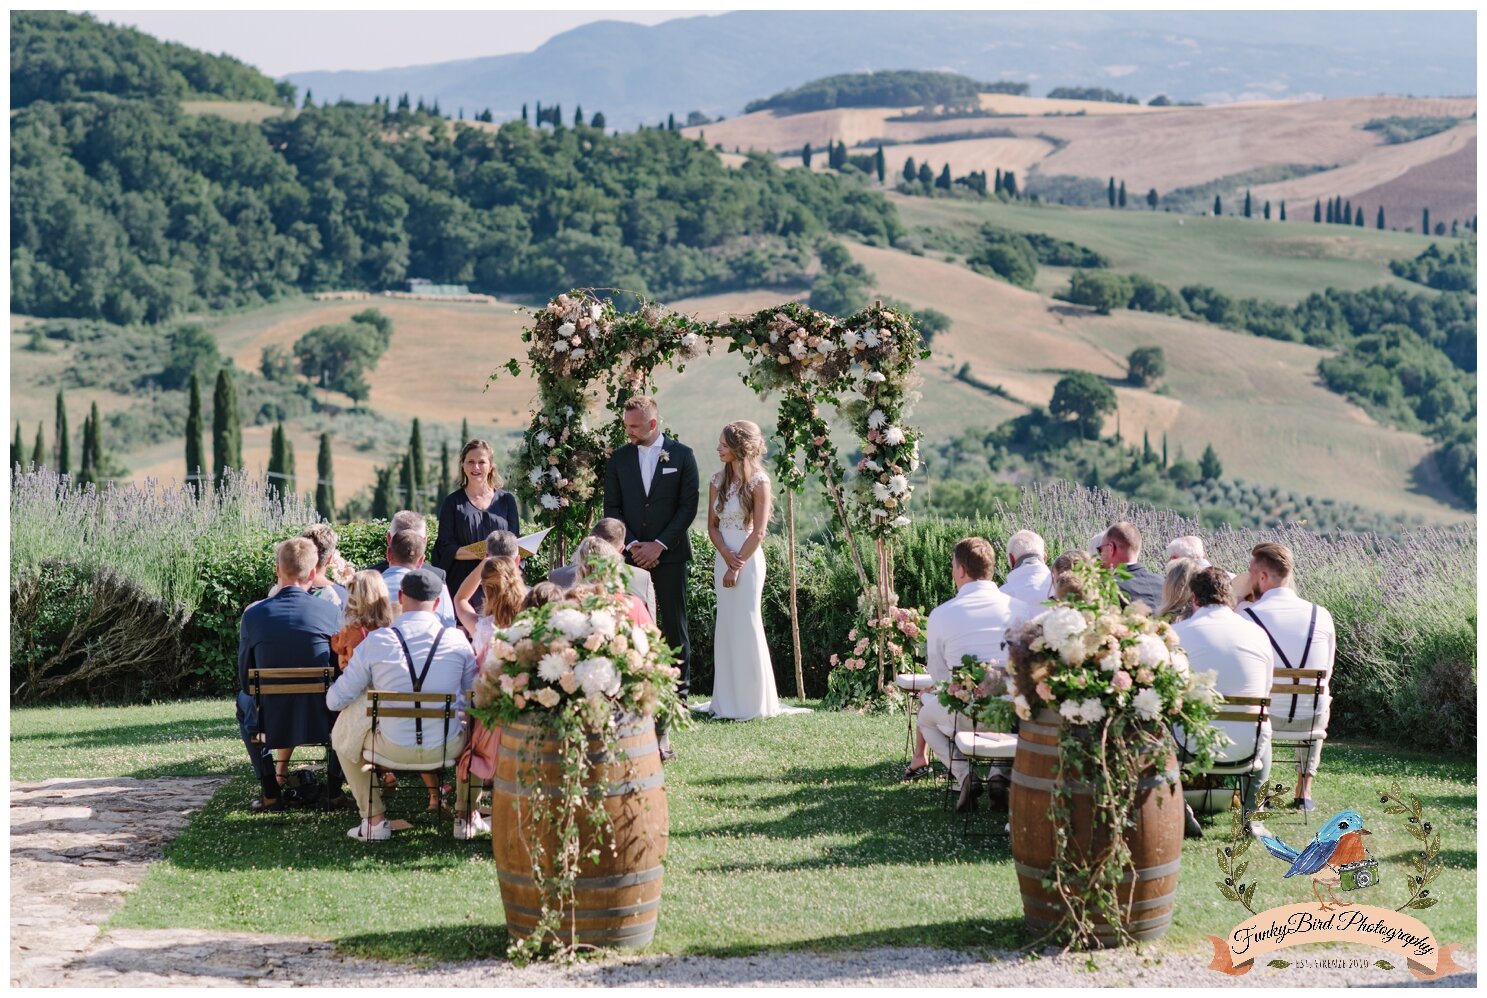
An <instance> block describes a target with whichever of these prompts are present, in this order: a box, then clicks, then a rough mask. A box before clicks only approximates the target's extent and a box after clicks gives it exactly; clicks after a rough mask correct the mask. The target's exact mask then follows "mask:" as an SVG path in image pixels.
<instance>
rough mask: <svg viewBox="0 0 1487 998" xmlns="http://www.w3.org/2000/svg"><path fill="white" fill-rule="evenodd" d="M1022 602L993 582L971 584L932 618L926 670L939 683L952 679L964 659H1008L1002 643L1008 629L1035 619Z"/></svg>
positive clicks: (941, 607) (934, 612)
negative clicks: (972, 656)
mask: <svg viewBox="0 0 1487 998" xmlns="http://www.w3.org/2000/svg"><path fill="white" fill-rule="evenodd" d="M1029 610H1030V608H1029V607H1028V606H1027V605H1026V604H1024V603H1023V601H1022V600H1014V599H1013V598H1012V597H1010V596H1008V595H1007V594H1006V593H1004V592H1002V591H1001V590H1000V589H998V588H997V584H996V583H995V582H992V581H990V580H981V581H972V582H967V583H966V584H965V585H963V586H961V587H960V592H958V593H957V594H956V595H955V598H954V599H951V600H950V601H949V602H946V603H941V604H940V605H939V606H937V607H935V608H934V610H933V611H932V612H931V613H930V615H929V624H928V628H927V630H928V634H927V636H926V643H927V645H928V660H927V661H926V663H925V664H926V669H927V671H928V672H929V675H930V678H931V679H933V680H934V681H935V682H936V683H942V682H945V681H946V680H948V679H949V678H950V671H951V670H952V669H955V668H958V667H959V666H960V660H961V657H962V656H964V655H975V656H976V657H977V658H978V659H983V660H984V659H996V660H997V661H998V662H1000V661H1004V660H1005V659H1006V652H1005V651H1004V650H1003V649H1002V641H1003V640H1004V638H1005V637H1006V633H1007V629H1008V628H1009V627H1011V626H1012V625H1013V624H1014V623H1017V622H1018V621H1019V620H1022V619H1026V618H1027V617H1029V616H1031V614H1030V613H1029Z"/></svg>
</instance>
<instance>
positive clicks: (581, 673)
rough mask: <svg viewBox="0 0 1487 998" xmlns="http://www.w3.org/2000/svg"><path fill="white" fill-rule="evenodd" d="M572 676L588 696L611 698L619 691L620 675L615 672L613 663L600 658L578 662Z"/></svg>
mask: <svg viewBox="0 0 1487 998" xmlns="http://www.w3.org/2000/svg"><path fill="white" fill-rule="evenodd" d="M573 675H574V676H575V677H577V679H578V685H579V686H580V687H582V688H583V691H584V693H586V694H588V695H589V696H594V695H595V694H598V693H603V694H605V695H607V696H613V695H614V694H616V693H618V692H619V691H620V674H619V673H618V672H616V671H615V668H614V663H613V662H611V661H610V660H609V659H607V658H604V657H602V656H600V657H599V658H591V659H588V660H587V661H584V662H579V663H578V665H576V666H574V668H573Z"/></svg>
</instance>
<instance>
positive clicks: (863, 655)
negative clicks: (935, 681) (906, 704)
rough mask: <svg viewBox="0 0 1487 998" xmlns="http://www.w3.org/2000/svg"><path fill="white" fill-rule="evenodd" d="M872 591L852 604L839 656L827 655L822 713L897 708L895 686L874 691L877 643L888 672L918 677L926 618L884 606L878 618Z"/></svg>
mask: <svg viewBox="0 0 1487 998" xmlns="http://www.w3.org/2000/svg"><path fill="white" fill-rule="evenodd" d="M876 606H877V590H870V591H869V592H867V593H864V594H863V595H861V596H859V597H858V599H857V620H856V621H855V622H854V624H853V626H852V628H851V629H850V630H849V631H847V639H846V640H847V645H846V651H845V652H834V653H833V654H832V656H831V660H830V661H831V673H830V674H829V675H828V676H827V678H826V697H825V699H824V700H823V701H822V706H823V707H824V708H826V709H828V710H841V709H843V708H847V707H858V708H864V709H869V710H871V709H876V708H884V707H886V708H889V709H896V708H899V707H902V706H903V701H904V695H903V692H902V691H901V690H899V689H898V687H897V686H893V685H891V684H890V685H889V686H887V687H886V688H885V689H883V690H881V691H880V690H879V689H878V681H877V679H878V665H877V652H876V648H877V647H878V645H879V642H880V641H881V643H882V648H883V652H884V656H885V658H886V660H887V666H888V668H889V670H890V671H891V672H892V673H895V674H896V673H900V672H922V671H923V669H922V667H921V664H920V663H922V662H923V661H924V656H925V628H926V626H927V623H926V622H927V618H926V617H925V615H924V611H923V610H919V609H917V608H914V607H904V606H890V607H889V608H888V611H887V612H886V613H878V612H877V609H876Z"/></svg>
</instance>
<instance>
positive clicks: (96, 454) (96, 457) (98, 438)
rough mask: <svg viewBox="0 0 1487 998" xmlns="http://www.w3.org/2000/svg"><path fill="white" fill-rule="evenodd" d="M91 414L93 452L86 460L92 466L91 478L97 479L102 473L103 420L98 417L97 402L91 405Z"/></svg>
mask: <svg viewBox="0 0 1487 998" xmlns="http://www.w3.org/2000/svg"><path fill="white" fill-rule="evenodd" d="M92 415H93V453H92V454H91V455H89V457H88V462H89V463H90V464H91V465H92V466H93V480H94V481H97V480H98V478H99V476H100V475H102V474H103V420H102V419H100V418H99V417H98V403H97V402H94V403H93V406H92Z"/></svg>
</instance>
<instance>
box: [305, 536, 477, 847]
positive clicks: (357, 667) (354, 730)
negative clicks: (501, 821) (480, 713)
mask: <svg viewBox="0 0 1487 998" xmlns="http://www.w3.org/2000/svg"><path fill="white" fill-rule="evenodd" d="M390 560H391V559H390ZM394 564H396V562H394ZM401 582H402V585H401V586H400V587H399V592H398V603H399V605H400V607H401V609H402V613H400V614H399V615H398V618H397V620H395V621H394V622H393V624H392V626H391V627H384V628H382V629H380V630H376V631H373V632H371V633H370V634H368V635H367V637H366V639H365V640H364V641H362V643H361V644H360V645H359V646H358V647H357V649H356V652H355V653H354V654H353V655H352V656H351V662H350V664H349V665H347V666H346V671H345V672H344V673H342V675H341V678H340V679H337V680H336V683H335V685H334V686H332V687H331V688H330V691H329V692H328V693H326V695H325V704H326V706H327V707H329V708H330V709H331V710H345V709H346V708H348V707H351V705H352V704H353V703H354V702H356V701H358V699H360V698H363V696H364V694H365V693H366V692H367V691H368V690H386V691H389V692H395V693H411V692H415V689H414V679H413V676H414V674H417V675H418V676H419V682H418V688H417V690H416V692H420V693H456V694H458V695H459V696H458V698H457V700H456V703H457V705H458V707H459V710H460V712H461V716H460V717H459V718H458V719H457V720H456V721H455V723H454V724H453V725H452V726H451V727H450V729H449V732H448V739H447V740H446V738H445V732H444V729H443V723H442V722H439V721H429V720H424V719H415V718H406V717H388V718H382V719H381V720H379V721H378V730H377V732H376V739H375V743H374V740H373V732H372V731H371V727H370V721H367V720H365V714H366V711H365V709H363V710H361V711H354V710H353V711H346V713H344V714H343V715H342V718H343V721H344V726H343V724H337V732H336V739H335V746H336V754H337V755H338V756H339V758H340V760H341V765H342V767H344V769H345V770H346V774H347V783H349V784H350V786H351V793H352V796H354V797H355V798H356V805H357V807H358V809H359V810H360V812H361V816H362V820H361V823H360V824H358V825H356V826H355V827H354V828H351V829H350V830H348V831H347V833H346V834H347V835H349V836H350V837H351V838H353V839H357V840H359V841H362V842H382V841H386V840H387V839H389V838H391V837H392V829H391V828H390V827H388V824H387V815H386V809H385V808H384V807H383V804H382V788H381V787H379V786H374V785H373V781H372V772H371V770H370V769H363V752H365V751H371V752H374V753H375V754H377V755H378V756H381V757H383V758H385V759H387V760H389V761H390V762H391V763H392V764H393V766H394V768H395V767H396V765H397V764H398V763H402V764H405V765H409V766H421V765H425V764H428V763H433V762H438V761H440V760H441V759H444V760H448V761H449V763H450V764H451V765H453V764H454V762H455V761H456V760H457V759H458V758H459V755H460V752H461V751H462V750H463V749H464V747H465V741H466V739H467V737H468V731H467V730H466V726H465V723H464V718H463V712H464V708H465V706H466V703H465V695H466V691H468V690H470V689H472V688H473V687H474V684H475V671H476V670H475V653H474V652H472V651H471V650H470V643H469V642H468V641H466V640H465V636H464V635H463V634H461V633H460V632H459V630H458V629H456V628H452V627H449V626H447V625H445V624H443V623H441V621H440V620H439V618H438V617H437V616H435V614H434V612H433V611H434V603H435V602H436V601H437V600H438V599H439V593H440V591H441V590H443V589H444V581H443V580H442V579H441V578H440V577H439V576H437V575H435V574H434V573H433V571H432V570H430V569H425V568H416V569H412V570H410V571H408V572H406V573H404V574H403V577H402V579H401ZM425 706H428V704H425ZM358 713H359V714H361V715H362V717H361V718H358V717H357V716H356V715H357V714H358ZM357 734H360V735H361V737H360V738H357V737H355V736H356V735H357ZM470 803H471V801H470V793H469V784H468V783H466V782H465V781H463V780H458V779H457V782H456V786H455V805H456V807H457V808H460V807H462V808H463V810H461V811H458V812H457V813H456V815H455V820H454V837H455V838H457V839H472V838H474V837H475V835H476V834H477V833H479V832H488V831H490V826H489V825H488V824H487V823H486V822H485V819H483V818H482V817H481V816H480V812H479V811H475V810H472V809H471V807H470Z"/></svg>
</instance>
